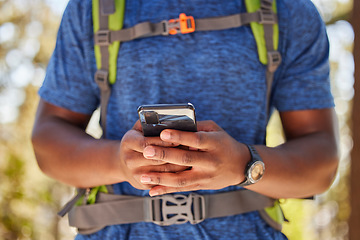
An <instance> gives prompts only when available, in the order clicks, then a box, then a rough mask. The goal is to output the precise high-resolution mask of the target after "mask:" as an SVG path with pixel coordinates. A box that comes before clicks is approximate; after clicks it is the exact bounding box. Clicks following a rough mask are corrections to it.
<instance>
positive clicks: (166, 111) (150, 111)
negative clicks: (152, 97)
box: [137, 103, 197, 137]
mask: <svg viewBox="0 0 360 240" xmlns="http://www.w3.org/2000/svg"><path fill="white" fill-rule="evenodd" d="M137 111H138V114H139V119H140V122H141V126H142V129H143V133H144V136H146V137H150V136H159V135H160V133H161V131H162V130H164V129H176V130H182V131H189V132H196V131H197V127H196V118H195V107H194V105H192V104H191V103H185V104H154V105H141V106H139V107H138V110H137Z"/></svg>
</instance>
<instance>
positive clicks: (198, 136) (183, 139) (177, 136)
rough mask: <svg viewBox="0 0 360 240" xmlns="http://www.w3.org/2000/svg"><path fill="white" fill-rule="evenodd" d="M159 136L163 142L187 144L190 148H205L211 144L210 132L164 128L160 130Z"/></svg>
mask: <svg viewBox="0 0 360 240" xmlns="http://www.w3.org/2000/svg"><path fill="white" fill-rule="evenodd" d="M160 138H161V140H163V141H165V142H170V143H174V144H179V145H184V146H188V147H190V148H191V149H200V150H206V149H208V148H210V147H211V146H212V145H213V142H212V138H213V137H212V133H209V132H184V131H178V130H173V129H166V130H164V131H162V132H161V134H160Z"/></svg>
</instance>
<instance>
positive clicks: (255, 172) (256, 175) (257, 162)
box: [238, 145, 265, 187]
mask: <svg viewBox="0 0 360 240" xmlns="http://www.w3.org/2000/svg"><path fill="white" fill-rule="evenodd" d="M246 146H247V147H248V148H249V151H250V155H251V160H250V161H249V162H248V164H247V165H246V167H245V180H244V181H243V182H241V183H240V184H238V186H241V187H244V186H248V185H251V184H254V183H257V182H258V181H259V180H260V179H261V178H262V177H263V175H264V173H265V164H264V162H263V160H262V159H261V157H260V155H259V154H258V152H257V151H256V149H255V148H254V147H253V146H251V145H246Z"/></svg>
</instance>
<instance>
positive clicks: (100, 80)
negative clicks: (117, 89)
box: [95, 69, 110, 91]
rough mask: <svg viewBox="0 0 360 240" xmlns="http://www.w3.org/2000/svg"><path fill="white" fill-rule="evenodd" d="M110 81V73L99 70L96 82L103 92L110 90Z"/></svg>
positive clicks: (96, 74)
mask: <svg viewBox="0 0 360 240" xmlns="http://www.w3.org/2000/svg"><path fill="white" fill-rule="evenodd" d="M108 79H109V71H107V70H103V69H99V70H97V71H96V73H95V82H96V83H97V85H98V86H99V88H100V89H101V90H104V91H106V90H108V89H110V85H109V81H108Z"/></svg>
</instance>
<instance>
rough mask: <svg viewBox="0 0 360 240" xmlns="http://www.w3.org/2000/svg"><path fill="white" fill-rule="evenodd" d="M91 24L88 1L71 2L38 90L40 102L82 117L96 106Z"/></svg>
mask: <svg viewBox="0 0 360 240" xmlns="http://www.w3.org/2000/svg"><path fill="white" fill-rule="evenodd" d="M89 2H90V3H89ZM91 23H92V17H91V1H80V0H70V1H69V3H68V6H67V7H66V9H65V12H64V15H63V18H62V21H61V24H60V28H59V31H58V35H57V41H56V46H55V50H54V52H53V55H52V57H51V59H50V61H49V64H48V67H47V71H46V76H45V80H44V82H43V85H42V86H41V88H40V90H39V95H40V97H41V98H42V99H43V100H45V101H47V102H49V103H51V104H54V105H56V106H60V107H63V108H66V109H69V110H71V111H74V112H79V113H83V114H91V113H92V112H93V111H94V110H95V109H96V108H97V107H98V105H99V97H98V96H99V92H98V91H99V90H98V87H97V85H96V83H95V81H94V79H93V76H94V72H95V59H94V53H93V47H92V46H93V40H92V34H93V33H92V24H91Z"/></svg>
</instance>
